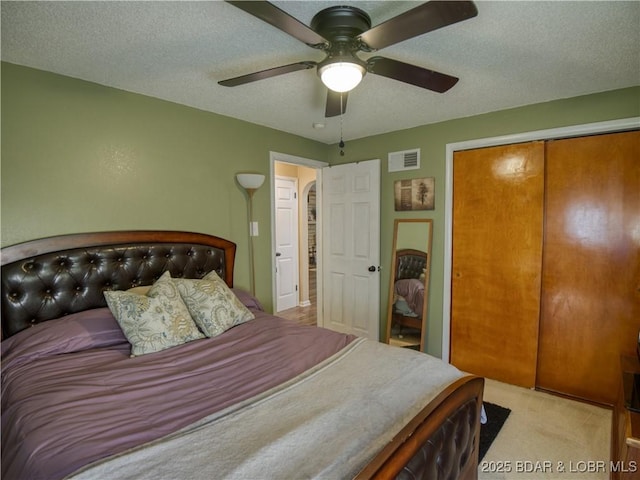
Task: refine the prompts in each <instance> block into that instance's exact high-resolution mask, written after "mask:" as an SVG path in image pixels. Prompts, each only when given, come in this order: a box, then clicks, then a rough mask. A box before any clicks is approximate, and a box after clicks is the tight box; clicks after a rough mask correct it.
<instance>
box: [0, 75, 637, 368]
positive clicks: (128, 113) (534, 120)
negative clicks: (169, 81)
mask: <svg viewBox="0 0 640 480" xmlns="http://www.w3.org/2000/svg"><path fill="white" fill-rule="evenodd" d="M1 66H2V72H1V73H2V150H1V153H2V178H1V188H2V192H1V195H2V196H1V199H2V205H1V215H2V216H1V222H2V223H1V227H2V231H1V244H2V245H3V246H6V245H11V244H14V243H18V242H22V241H26V240H31V239H34V238H41V237H46V236H50V235H57V234H63V233H72V232H88V231H98V230H120V229H167V230H190V231H198V232H204V233H210V234H214V235H218V236H221V237H224V238H228V239H230V240H233V241H234V242H236V243H237V244H238V256H237V265H236V269H235V273H236V285H237V286H239V287H244V288H248V287H249V266H248V232H247V229H248V226H247V211H246V196H245V193H244V191H243V190H242V189H241V187H239V186H238V185H237V184H236V183H235V181H234V176H235V173H237V172H240V171H255V172H260V173H263V174H265V175H268V174H269V151H276V152H282V153H287V154H291V155H297V156H300V157H305V158H312V159H316V160H325V161H329V162H330V163H332V164H338V163H346V162H354V161H358V160H366V159H372V158H380V159H381V160H382V176H381V182H382V184H381V188H382V191H381V226H382V232H381V262H382V263H381V264H382V266H383V267H384V268H383V271H382V277H381V287H380V291H381V300H382V305H381V309H380V311H381V312H383V313H381V319H380V322H381V332H384V331H385V326H386V324H385V321H386V320H385V318H384V316H385V313H384V312H386V306H387V298H386V297H387V293H388V282H389V267H390V262H391V245H392V233H393V220H394V219H395V218H432V219H434V232H433V258H432V264H431V267H432V276H431V291H430V299H429V317H430V321H429V338H428V345H427V351H428V352H429V353H432V354H434V355H438V356H439V355H440V354H441V338H442V325H441V320H442V293H443V281H442V275H443V266H444V262H443V252H444V210H443V206H444V190H443V185H444V175H445V145H446V144H447V143H452V142H460V141H464V140H471V139H477V138H485V137H494V136H501V135H508V134H514V133H521V132H527V131H535V130H543V129H548V128H555V127H562V126H568V125H577V124H585V123H591V122H598V121H605V120H613V119H619V118H628V117H635V116H640V87H637V88H630V89H623V90H617V91H612V92H604V93H599V94H594V95H588V96H583V97H576V98H571V99H565V100H559V101H554V102H548V103H542V104H536V105H531V106H527V107H521V108H515V109H510V110H503V111H499V112H494V113H490V114H485V115H477V116H473V117H467V118H461V119H457V120H451V121H447V122H442V123H437V124H431V125H425V126H422V127H417V128H412V129H408V130H401V131H397V132H392V133H388V134H384V135H376V136H373V137H368V138H363V139H359V140H354V141H349V142H347V145H346V148H345V156H344V157H340V156H339V154H338V150H339V149H338V147H337V145H332V146H327V145H324V144H322V143H319V142H314V141H312V140H307V139H304V138H301V137H298V136H295V135H291V134H287V133H284V132H280V131H277V130H273V129H269V128H266V127H261V126H257V125H254V124H251V123H247V122H242V121H239V120H235V119H232V118H229V117H224V116H221V115H216V114H213V113H208V112H204V111H201V110H197V109H194V108H190V107H185V106H182V105H177V104H174V103H171V102H166V101H163V100H158V99H155V98H150V97H145V96H143V95H137V94H133V93H128V92H124V91H122V90H117V89H113V88H108V87H104V86H101V85H97V84H94V83H89V82H84V81H81V80H76V79H72V78H69V77H64V76H60V75H55V74H52V73H48V72H43V71H39V70H33V69H30V68H25V67H20V66H17V65H12V64H7V63H2V64H1ZM427 101H428V97H425V102H427ZM345 121H346V122H348V116H347V117H346V118H345ZM409 148H421V159H422V167H421V169H420V170H414V171H412V172H411V173H393V174H390V173H388V172H387V171H386V170H387V162H386V158H387V154H388V152H393V151H398V150H406V149H409ZM414 176H425V177H435V185H436V201H435V210H433V211H427V212H395V211H394V209H393V181H394V180H397V179H400V178H409V177H414ZM269 195H270V192H269V189H268V188H265V187H263V188H261V189H260V190H258V192H257V193H256V196H255V202H254V210H255V216H256V219H257V220H258V221H259V222H260V227H261V228H260V232H262V233H261V235H260V236H259V237H257V238H256V276H257V282H256V284H257V286H258V287H257V292H256V293H257V296H258V297H259V299H260V300H261V301H262V302H263V304H264V305H265V308H267V309H268V310H270V309H271V308H272V298H271V245H270V241H271V239H270V235H269V234H268V233H266V232H268V228H267V229H265V226H267V225H269V222H270V218H271V216H270V201H269Z"/></svg>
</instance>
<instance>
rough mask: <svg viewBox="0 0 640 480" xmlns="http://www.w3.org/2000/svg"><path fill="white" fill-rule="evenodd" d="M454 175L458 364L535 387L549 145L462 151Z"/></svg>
mask: <svg viewBox="0 0 640 480" xmlns="http://www.w3.org/2000/svg"><path fill="white" fill-rule="evenodd" d="M453 175H454V184H453V185H454V190H453V204H454V205H453V259H452V285H451V289H452V292H451V296H452V298H451V363H453V364H454V365H455V366H457V367H458V368H460V369H462V370H465V371H467V372H471V373H475V374H477V375H481V376H486V377H489V378H493V379H496V380H501V381H504V382H507V383H511V384H515V385H521V386H525V387H533V386H534V385H535V375H536V355H537V351H538V323H539V315H540V281H541V265H542V228H543V201H544V143H543V142H532V143H526V144H517V145H506V146H499V147H491V148H483V149H479V150H469V151H462V152H456V153H455V156H454V172H453Z"/></svg>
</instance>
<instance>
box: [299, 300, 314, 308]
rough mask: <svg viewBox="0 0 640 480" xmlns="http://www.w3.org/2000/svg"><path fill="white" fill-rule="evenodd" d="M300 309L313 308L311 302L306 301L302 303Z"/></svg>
mask: <svg viewBox="0 0 640 480" xmlns="http://www.w3.org/2000/svg"><path fill="white" fill-rule="evenodd" d="M299 306H300V307H310V306H311V302H310V301H309V300H304V301H303V302H300V305H299Z"/></svg>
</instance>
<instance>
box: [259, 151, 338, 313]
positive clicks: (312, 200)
mask: <svg viewBox="0 0 640 480" xmlns="http://www.w3.org/2000/svg"><path fill="white" fill-rule="evenodd" d="M271 159H272V185H273V186H274V188H273V190H272V192H273V195H272V197H273V198H272V237H273V245H274V260H273V264H274V283H273V285H274V311H275V313H277V315H279V316H281V317H284V318H288V319H291V320H294V321H297V322H298V323H301V324H306V325H318V324H321V319H319V316H318V313H319V311H318V305H319V302H320V301H321V298H322V292H321V290H322V282H319V281H318V278H320V276H319V275H320V274H321V271H320V270H321V268H320V258H321V242H320V232H321V228H322V227H321V225H322V223H321V212H320V210H319V207H320V202H319V192H318V188H319V181H320V178H319V177H321V168H322V167H324V166H326V164H324V163H323V162H317V161H313V160H308V159H304V158H299V157H293V156H289V155H284V154H277V153H273V152H272V156H271ZM283 177H286V178H289V179H295V183H296V184H297V187H296V192H295V194H296V195H295V196H296V200H297V222H296V223H297V226H298V227H297V228H298V231H297V235H295V238H296V239H297V245H296V250H297V259H296V260H297V261H296V262H295V263H296V264H297V265H296V269H297V271H296V272H290V269H289V268H288V265H290V264H292V263H293V262H288V263H287V265H284V264H283V265H280V264H281V263H282V262H281V259H282V258H283V254H282V252H280V251H279V243H283V239H286V238H287V234H286V232H285V233H283V232H282V229H286V228H288V227H287V225H288V223H289V222H287V221H286V220H284V221H283V219H284V218H286V216H287V215H286V214H285V213H286V212H284V211H283V212H281V209H280V208H279V203H280V199H279V192H278V187H277V186H278V182H279V179H281V178H283ZM279 229H280V230H279ZM279 254H280V255H279ZM282 275H285V276H288V275H292V276H293V278H294V280H293V282H294V283H295V285H294V288H295V294H296V297H297V304H296V305H295V306H293V307H291V306H290V305H287V304H283V305H284V307H281V308H279V305H278V299H279V298H280V297H281V296H282V295H283V293H284V294H286V291H283V292H281V291H279V290H286V288H285V287H288V285H289V283H287V282H288V279H287V278H282Z"/></svg>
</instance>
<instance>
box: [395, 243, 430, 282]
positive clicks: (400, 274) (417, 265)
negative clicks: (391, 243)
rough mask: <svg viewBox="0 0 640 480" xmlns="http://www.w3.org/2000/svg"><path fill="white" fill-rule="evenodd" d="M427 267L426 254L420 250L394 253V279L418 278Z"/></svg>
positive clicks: (404, 250) (407, 249)
mask: <svg viewBox="0 0 640 480" xmlns="http://www.w3.org/2000/svg"><path fill="white" fill-rule="evenodd" d="M426 266H427V254H426V253H425V252H423V251H420V250H414V249H411V248H405V249H402V250H398V251H397V252H396V278H395V280H402V279H403V278H420V275H421V274H422V273H424V269H425V268H426Z"/></svg>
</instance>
